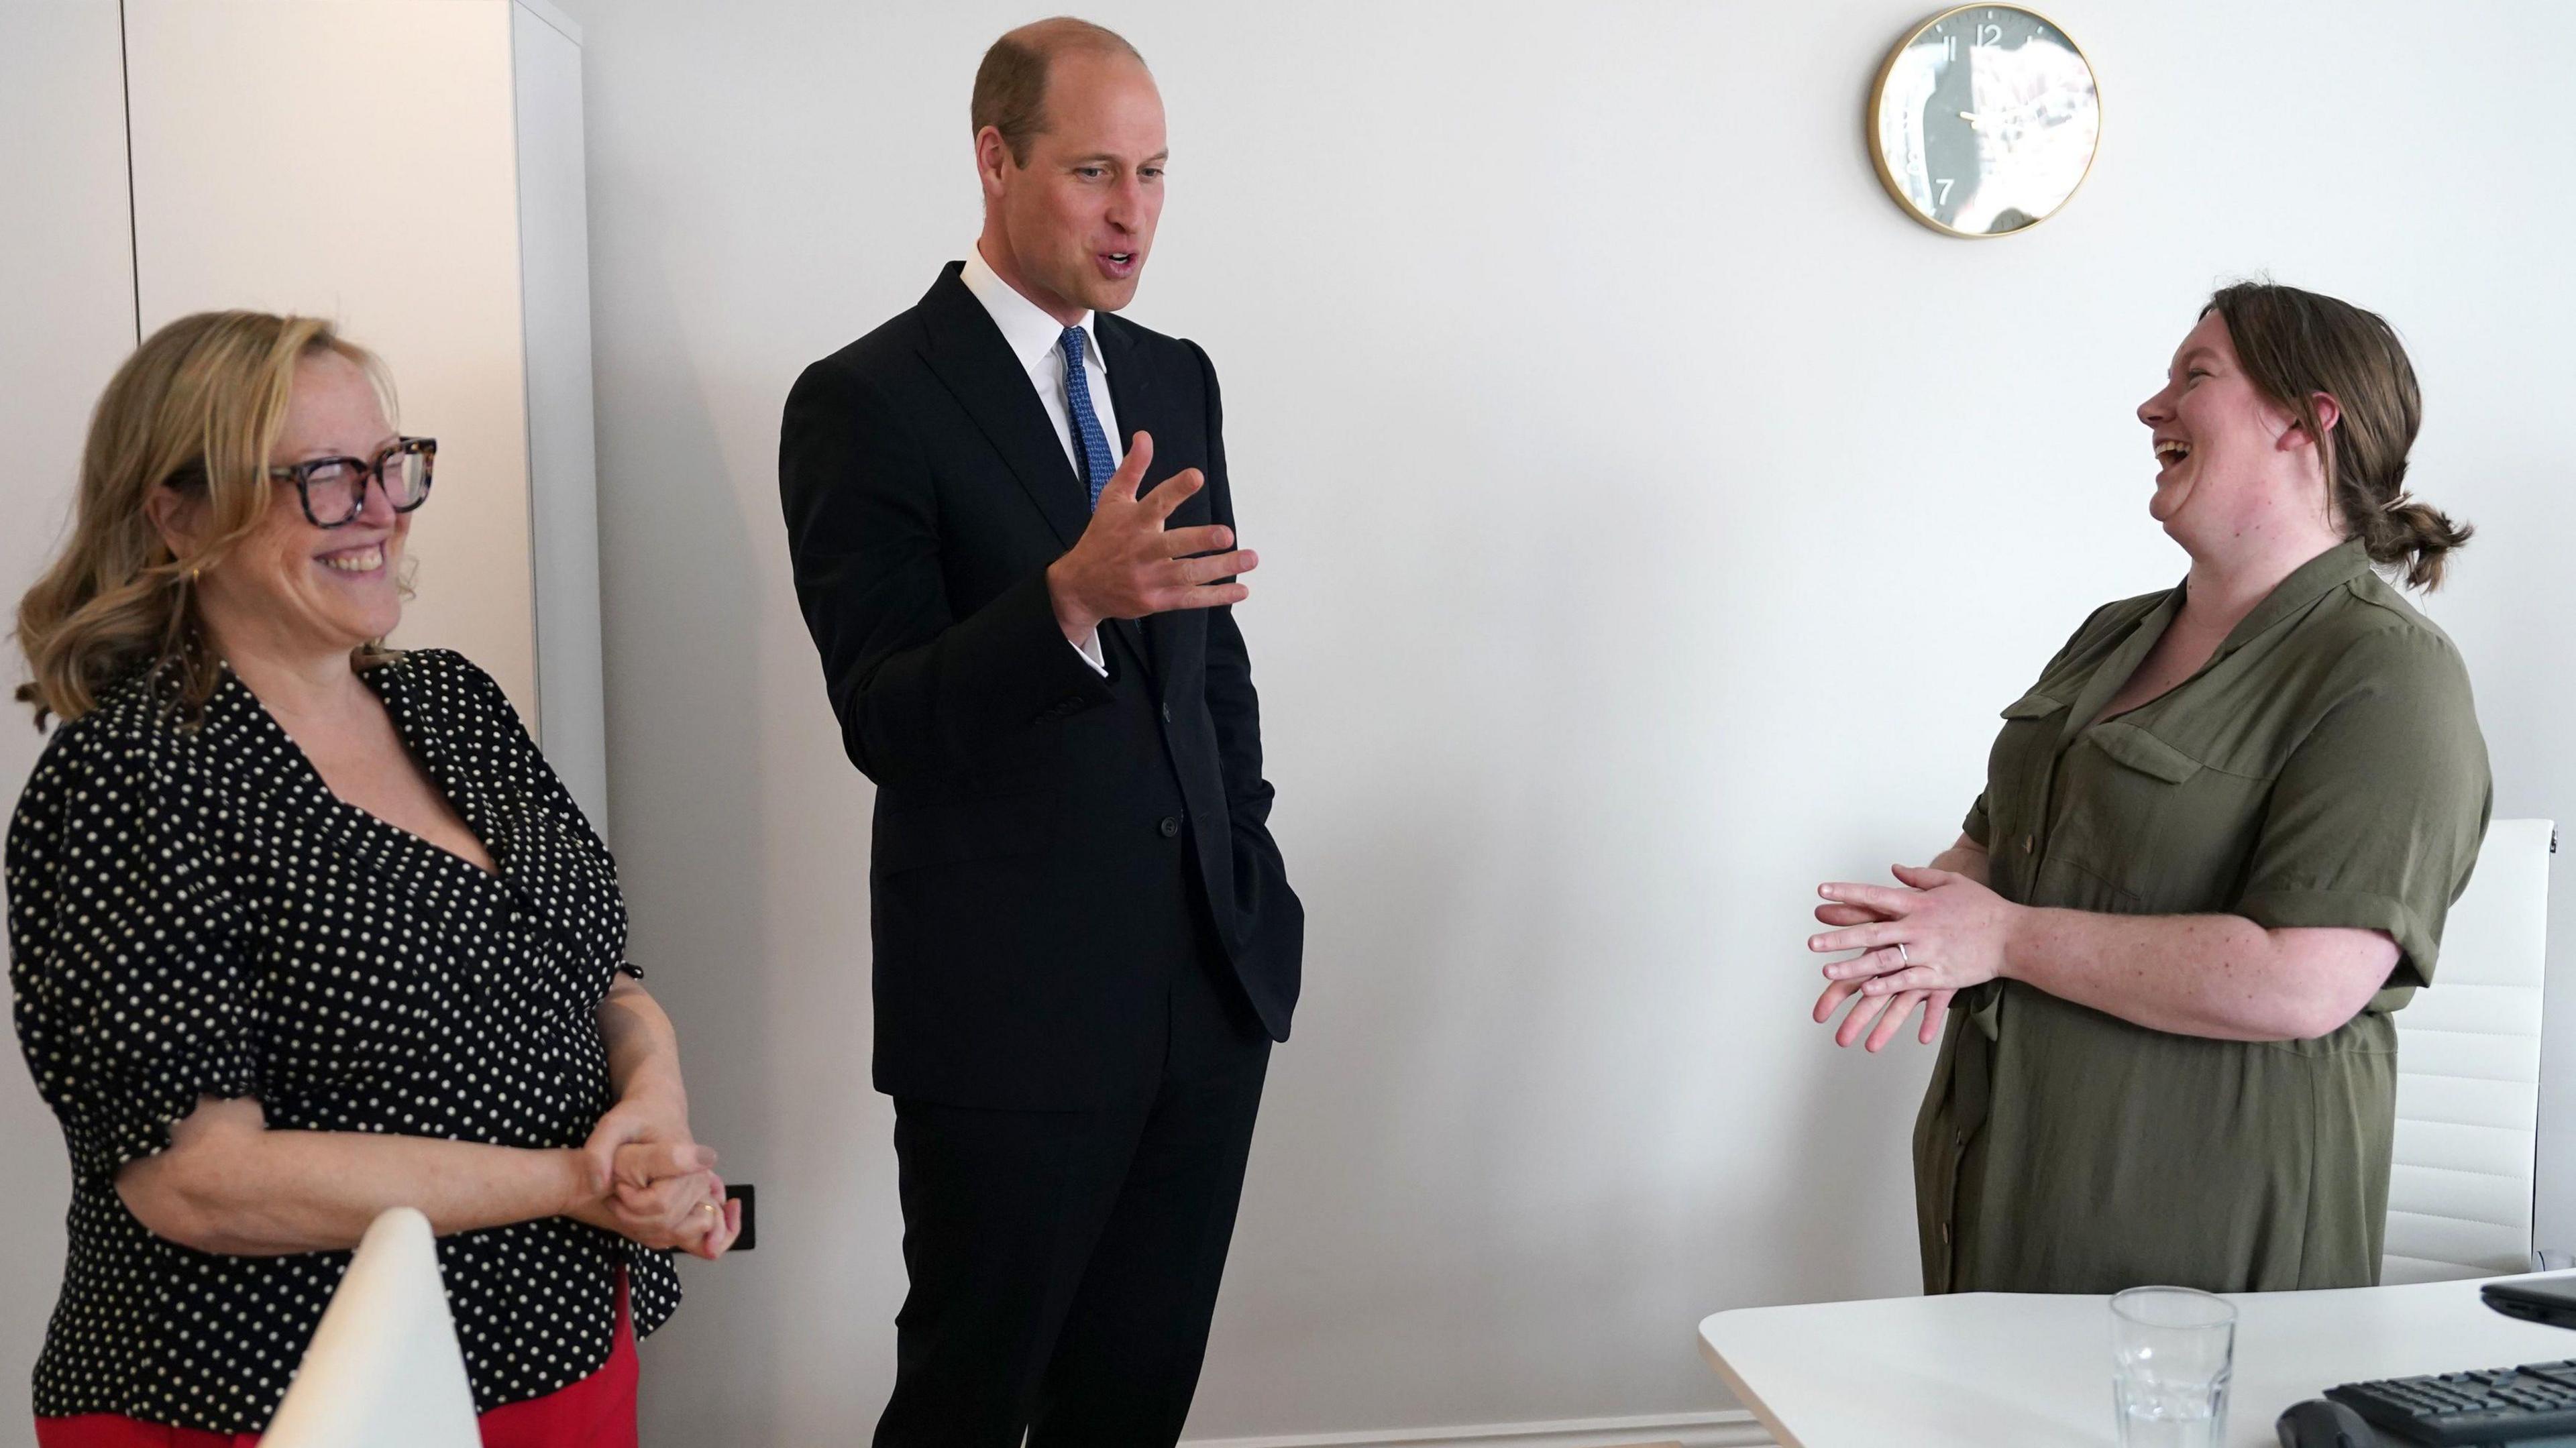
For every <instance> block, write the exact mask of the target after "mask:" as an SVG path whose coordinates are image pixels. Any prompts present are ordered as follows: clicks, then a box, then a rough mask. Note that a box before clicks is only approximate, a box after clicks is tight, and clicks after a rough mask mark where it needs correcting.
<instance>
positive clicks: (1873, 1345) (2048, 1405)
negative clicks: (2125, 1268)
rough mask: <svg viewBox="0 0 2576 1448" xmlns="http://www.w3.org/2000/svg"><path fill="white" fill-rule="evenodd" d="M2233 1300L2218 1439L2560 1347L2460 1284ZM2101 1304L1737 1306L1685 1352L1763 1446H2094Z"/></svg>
mask: <svg viewBox="0 0 2576 1448" xmlns="http://www.w3.org/2000/svg"><path fill="white" fill-rule="evenodd" d="M2229 1300H2230V1301H2232V1302H2234V1303H2235V1304H2236V1307H2237V1313H2238V1316H2237V1319H2236V1380H2235V1386H2234V1388H2233V1390H2232V1391H2231V1392H2230V1394H2229V1399H2228V1411H2227V1441H2228V1443H2229V1444H2230V1445H2231V1448H2235V1445H2244V1448H2272V1445H2274V1444H2275V1443H2276V1442H2277V1441H2278V1440H2276V1439H2275V1438H2274V1437H2273V1433H2272V1420H2273V1419H2274V1418H2276V1417H2278V1416H2280V1413H2281V1410H2282V1409H2284V1408H2286V1407H2288V1406H2290V1405H2291V1404H2292V1403H2295V1402H2298V1401H2300V1400H2301V1399H2303V1398H2313V1397H2315V1396H2317V1394H2319V1393H2320V1392H2322V1391H2324V1390H2325V1389H2327V1388H2329V1387H2332V1386H2333V1385H2335V1384H2336V1383H2348V1382H2354V1381H2357V1380H2360V1379H2363V1378H2392V1377H2404V1376H2408V1375H2410V1374H2414V1373H2434V1372H2456V1371H2459V1370H2460V1369H2463V1368H2491V1367H2501V1366H2505V1365H2508V1364H2515V1363H2529V1362H2551V1361H2557V1360H2560V1359H2565V1358H2571V1357H2576V1332H2566V1331H2562V1330H2560V1329H2558V1328H2554V1327H2537V1326H2534V1325H2533V1324H2531V1323H2527V1322H2517V1321H2515V1320H2514V1319H2512V1318H2509V1317H2506V1316H2504V1315H2502V1314H2500V1313H2497V1312H2492V1311H2489V1310H2488V1309H2487V1307H2486V1306H2485V1304H2483V1303H2481V1302H2480V1301H2479V1300H2478V1284H2477V1283H2475V1282H2425V1283H2417V1284H2414V1285H2410V1286H2405V1287H2363V1288H2354V1289H2351V1290H2347V1291H2339V1292H2270V1293H2247V1294H2244V1295H2241V1296H2237V1297H2232V1298H2230V1299H2229ZM2108 1301H2109V1299H2108V1298H2102V1297H2042V1296H2031V1295H2024V1294H2019V1293H1993V1292H1980V1293H1965V1294H1961V1295H1959V1296H1955V1297H1897V1298H1889V1299H1886V1300H1884V1301H1878V1302H1826V1303H1818V1304H1815V1305H1813V1306H1806V1307H1749V1308H1743V1309H1740V1310H1738V1311H1734V1312H1721V1313H1718V1314H1716V1315H1714V1316H1712V1317H1710V1318H1708V1319H1707V1320H1705V1321H1703V1322H1702V1323H1700V1325H1699V1340H1700V1348H1701V1350H1702V1351H1703V1352H1704V1353H1706V1354H1707V1356H1708V1360H1709V1362H1710V1363H1711V1364H1713V1365H1715V1367H1716V1368H1717V1371H1718V1374H1719V1376H1721V1377H1723V1378H1725V1379H1726V1384H1727V1386H1728V1387H1730V1388H1732V1389H1734V1390H1735V1395H1736V1397H1737V1398H1739V1399H1741V1400H1742V1401H1743V1403H1744V1406H1745V1407H1747V1408H1750V1409H1752V1410H1753V1413H1754V1416H1756V1417H1758V1418H1760V1419H1761V1420H1762V1422H1763V1425H1764V1426H1765V1427H1767V1428H1769V1429H1770V1430H1771V1434H1772V1436H1773V1437H1774V1438H1776V1439H1778V1440H1779V1442H1780V1444H1781V1448H1889V1445H1893V1444H1904V1445H1908V1448H1950V1445H1958V1448H2023V1445H2029V1448H2040V1445H2047V1448H2064V1445H2069V1444H2108V1443H2112V1442H2114V1441H2116V1440H2115V1437H2114V1434H2113V1430H2112V1426H2111V1314H2110V1309H2109V1308H2108V1307H2107V1306H2105V1304H2106V1303H2107V1302H2108Z"/></svg>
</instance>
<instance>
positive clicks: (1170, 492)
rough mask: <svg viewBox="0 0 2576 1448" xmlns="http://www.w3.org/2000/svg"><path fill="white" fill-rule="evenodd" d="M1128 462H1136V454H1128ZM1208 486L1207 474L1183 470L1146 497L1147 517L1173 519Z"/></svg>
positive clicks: (1156, 520) (1158, 521)
mask: <svg viewBox="0 0 2576 1448" xmlns="http://www.w3.org/2000/svg"><path fill="white" fill-rule="evenodd" d="M1137 436H1139V437H1142V436H1144V434H1143V433H1138V434H1137ZM1128 461H1130V462H1133V461H1135V454H1133V453H1130V454H1128ZM1120 476H1122V477H1123V476H1125V469H1123V468H1122V469H1120ZM1206 486H1207V474H1205V473H1202V472H1200V471H1199V470H1198V469H1196V468H1183V469H1181V470H1180V471H1179V472H1177V473H1174V474H1172V475H1171V476H1170V477H1168V478H1165V479H1163V480H1162V481H1161V482H1159V483H1156V484H1155V485H1154V491H1152V492H1150V493H1147V494H1146V495H1145V509H1146V516H1147V517H1150V518H1152V519H1153V520H1154V521H1155V522H1157V523H1160V522H1162V521H1163V520H1164V519H1166V518H1169V517H1171V516H1172V511H1173V510H1174V509H1176V508H1178V507H1180V506H1181V505H1182V504H1183V503H1186V502H1188V501H1189V500H1190V494H1192V493H1195V492H1197V491H1198V490H1199V489H1201V488H1204V487H1206Z"/></svg>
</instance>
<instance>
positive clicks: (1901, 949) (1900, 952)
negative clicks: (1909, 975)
mask: <svg viewBox="0 0 2576 1448" xmlns="http://www.w3.org/2000/svg"><path fill="white" fill-rule="evenodd" d="M1896 963H1897V965H1898V966H1899V967H1901V968H1903V969H1907V970H1911V969H1913V968H1914V958H1913V957H1912V956H1909V955H1907V954H1906V953H1905V942H1904V941H1902V940H1900V941H1898V942H1896Z"/></svg>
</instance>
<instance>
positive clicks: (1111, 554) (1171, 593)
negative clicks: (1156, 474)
mask: <svg viewBox="0 0 2576 1448" xmlns="http://www.w3.org/2000/svg"><path fill="white" fill-rule="evenodd" d="M1153 460H1154V439H1153V435H1152V434H1150V433H1142V432H1140V433H1138V434H1136V436H1135V437H1134V438H1133V439H1132V440H1130V442H1129V443H1128V446H1127V460H1126V461H1125V462H1123V463H1121V464H1119V466H1118V471H1117V472H1116V473H1115V474H1113V475H1112V476H1111V477H1110V479H1109V483H1108V485H1107V486H1106V487H1103V488H1102V489H1101V490H1100V504H1099V506H1098V507H1096V508H1094V509H1093V510H1092V513H1091V523H1090V526H1088V527H1086V528H1084V529H1083V530H1082V537H1081V538H1080V539H1078V540H1076V541H1075V543H1074V545H1073V551H1071V552H1069V553H1067V554H1065V555H1064V556H1063V557H1062V558H1059V559H1057V560H1056V561H1055V562H1054V563H1052V564H1050V565H1048V567H1047V596H1048V597H1049V598H1050V599H1052V600H1053V601H1054V603H1055V617H1056V622H1057V623H1058V624H1060V625H1062V626H1063V628H1064V636H1065V637H1066V638H1068V639H1071V640H1074V641H1075V642H1077V643H1079V642H1081V641H1082V640H1083V639H1086V638H1088V637H1090V635H1091V632H1092V630H1094V629H1096V628H1098V627H1099V626H1100V621H1101V620H1102V619H1110V618H1143V617H1144V616H1145V615H1147V614H1152V613H1168V612H1170V611H1171V610H1173V609H1180V608H1216V607H1219V606H1220V605H1224V604H1229V603H1241V602H1242V601H1243V600H1244V599H1246V598H1249V597H1250V596H1251V595H1252V590H1251V589H1249V588H1246V587H1245V586H1243V585H1242V584H1240V583H1218V582H1217V581H1216V580H1218V579H1220V578H1234V577H1237V576H1239V575H1242V574H1246V573H1250V572H1251V571H1252V570H1253V569H1254V568H1256V567H1258V566H1259V565H1260V562H1261V560H1260V559H1259V558H1257V557H1255V556H1254V555H1253V553H1252V550H1251V549H1249V548H1235V547H1234V530H1233V529H1231V528H1228V527H1226V526H1224V525H1223V524H1220V523H1210V524H1206V525H1204V526H1201V527H1197V528H1166V527H1165V526H1164V524H1165V523H1167V522H1168V521H1169V520H1170V519H1171V516H1172V510H1173V509H1175V508H1178V507H1179V506H1180V505H1181V504H1182V503H1184V502H1187V501H1188V500H1189V497H1190V495H1191V494H1193V493H1195V492H1197V491H1198V490H1199V489H1201V488H1203V487H1206V486H1207V478H1206V477H1205V476H1204V475H1203V474H1201V473H1200V472H1199V470H1198V469H1196V468H1187V469H1184V470H1182V471H1181V472H1177V473H1174V474H1173V475H1172V476H1170V477H1169V478H1166V479H1164V480H1163V482H1162V483H1161V485H1160V486H1158V487H1156V488H1155V489H1154V491H1153V492H1152V493H1151V494H1150V495H1147V496H1145V497H1141V498H1140V497H1138V496H1137V486H1138V484H1140V483H1141V482H1143V480H1144V477H1145V468H1146V466H1147V465H1148V464H1150V463H1151V462H1153ZM1226 549H1231V550H1232V551H1230V552H1226V551H1219V550H1226ZM1193 554H1205V555H1207V556H1205V557H1193V556H1192V555H1193Z"/></svg>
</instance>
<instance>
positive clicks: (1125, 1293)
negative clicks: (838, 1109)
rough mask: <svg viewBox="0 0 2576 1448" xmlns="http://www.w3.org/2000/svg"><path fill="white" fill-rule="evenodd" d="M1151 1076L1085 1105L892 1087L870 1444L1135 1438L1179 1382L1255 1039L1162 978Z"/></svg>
mask: <svg viewBox="0 0 2576 1448" xmlns="http://www.w3.org/2000/svg"><path fill="white" fill-rule="evenodd" d="M1170 1018H1171V1027H1170V1039H1169V1044H1168V1047H1167V1049H1166V1052H1165V1062H1164V1069H1163V1073H1162V1079H1161V1080H1160V1082H1159V1083H1158V1084H1157V1085H1156V1086H1155V1087H1154V1088H1153V1089H1152V1091H1151V1092H1150V1094H1148V1095H1146V1096H1144V1097H1142V1098H1141V1099H1139V1100H1137V1101H1136V1102H1134V1103H1132V1104H1128V1105H1120V1106H1115V1107H1111V1108H1108V1109H1104V1110H1097V1111H989V1110H979V1109H975V1108H971V1107H961V1106H945V1105H939V1104H936V1103H932V1102H926V1101H914V1100H908V1099H904V1098H897V1099H896V1101H895V1124H894V1146H895V1158H896V1162H897V1165H898V1167H899V1168H900V1171H901V1196H902V1201H903V1261H904V1268H905V1271H906V1272H907V1273H908V1274H909V1276H910V1278H911V1290H910V1292H909V1293H908V1294H907V1295H906V1296H905V1298H904V1303H903V1310H902V1312H901V1313H899V1314H898V1315H897V1316H896V1318H895V1383H894V1394H893V1397H892V1398H891V1400H889V1401H888V1402H887V1404H886V1410H885V1415H884V1416H883V1417H882V1418H880V1419H879V1420H878V1421H877V1432H876V1448H1021V1443H1022V1434H1023V1433H1025V1434H1026V1435H1027V1437H1026V1443H1027V1445H1028V1448H1093V1445H1097V1448H1156V1445H1169V1444H1171V1443H1173V1442H1175V1441H1177V1440H1178V1439H1179V1437H1180V1435H1181V1424H1182V1422H1183V1420H1185V1419H1186V1418H1187V1417H1188V1416H1189V1411H1190V1398H1191V1396H1192V1395H1193V1394H1194V1393H1195V1392H1196V1391H1197V1389H1198V1379H1199V1364H1200V1361H1201V1359H1202V1358H1203V1357H1204V1355H1205V1354H1206V1351H1207V1333H1208V1321H1209V1319H1210V1318H1211V1317H1212V1316H1213V1315H1214V1313H1215V1311H1216V1293H1217V1283H1218V1280H1219V1278H1221V1277H1222V1276H1223V1275H1224V1271H1225V1254H1226V1248H1227V1246H1228V1244H1229V1243H1230V1242H1231V1241H1232V1240H1233V1237H1234V1213H1235V1206H1236V1204H1237V1203H1238V1202H1239V1201H1240V1200H1241V1198H1242V1194H1243V1170H1244V1163H1245V1161H1246V1160H1247V1159H1248V1158H1249V1156H1250V1154H1251V1150H1252V1123H1253V1117H1254V1116H1255V1115H1256V1114H1257V1112H1258V1111H1259V1109H1260V1105H1261V1085H1262V1080H1263V1077H1264V1074H1265V1073H1266V1071H1267V1068H1268V1065H1269V1059H1270V1041H1269V1037H1268V1035H1267V1034H1266V1033H1264V1032H1263V1031H1262V1030H1261V1029H1260V1027H1259V1024H1258V1022H1257V1020H1256V1018H1255V1017H1254V1016H1253V1015H1252V1011H1251V1007H1250V1005H1249V1004H1248V1003H1247V1002H1245V1001H1244V1000H1243V998H1242V991H1241V988H1240V987H1239V986H1237V985H1236V984H1235V983H1234V982H1233V981H1232V980H1231V979H1230V978H1229V979H1224V980H1220V979H1218V978H1217V977H1216V975H1215V973H1214V970H1213V969H1211V968H1208V967H1204V966H1198V965H1195V964H1194V965H1191V966H1187V967H1184V968H1181V969H1179V970H1176V971H1175V972H1174V980H1173V984H1172V987H1171V992H1170Z"/></svg>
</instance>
